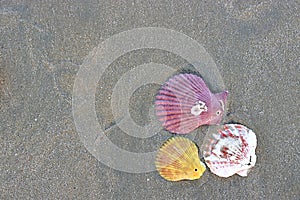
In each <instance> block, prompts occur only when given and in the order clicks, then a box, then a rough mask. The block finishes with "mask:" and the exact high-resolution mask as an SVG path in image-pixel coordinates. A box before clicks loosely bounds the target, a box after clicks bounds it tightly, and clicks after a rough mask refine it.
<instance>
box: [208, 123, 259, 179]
mask: <svg viewBox="0 0 300 200" xmlns="http://www.w3.org/2000/svg"><path fill="white" fill-rule="evenodd" d="M256 145H257V140H256V135H255V133H254V132H253V131H252V130H250V129H248V128H247V127H245V126H243V125H240V124H225V125H223V126H222V128H221V130H218V131H217V132H216V133H214V134H210V135H209V136H208V137H206V139H204V142H203V145H202V149H203V156H204V160H205V162H206V165H207V166H208V167H209V168H210V170H211V172H212V173H214V174H216V175H218V176H220V177H229V176H232V175H234V174H238V175H240V176H247V174H248V172H249V169H250V168H252V167H254V165H255V163H256V155H255V148H256Z"/></svg>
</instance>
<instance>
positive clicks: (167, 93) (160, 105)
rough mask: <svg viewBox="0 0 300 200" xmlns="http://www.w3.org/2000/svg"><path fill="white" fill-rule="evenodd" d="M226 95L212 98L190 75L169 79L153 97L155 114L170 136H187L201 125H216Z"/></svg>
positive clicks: (201, 82) (220, 115) (224, 93)
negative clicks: (154, 97) (154, 99)
mask: <svg viewBox="0 0 300 200" xmlns="http://www.w3.org/2000/svg"><path fill="white" fill-rule="evenodd" d="M227 95H228V92H227V91H224V92H222V93H218V94H213V93H211V92H210V90H209V88H208V87H207V86H206V84H205V82H204V81H203V80H202V79H201V78H200V77H199V76H197V75H194V74H179V75H176V76H174V77H172V78H171V79H169V80H168V81H167V82H166V83H165V84H164V85H163V86H162V87H161V89H160V90H159V92H158V94H157V96H156V101H155V105H156V114H157V116H158V119H159V120H160V121H161V122H162V123H163V126H164V127H165V128H166V129H167V130H168V131H170V132H172V133H179V134H187V133H190V132H191V131H193V130H195V129H196V128H198V127H199V126H201V125H209V124H219V123H220V122H221V120H222V115H223V112H224V106H225V104H226V100H227Z"/></svg>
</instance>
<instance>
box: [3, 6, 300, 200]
mask: <svg viewBox="0 0 300 200" xmlns="http://www.w3.org/2000/svg"><path fill="white" fill-rule="evenodd" d="M80 2H84V3H80ZM134 2H135V3H134ZM177 2H180V1H177ZM237 2H238V1H232V0H228V1H225V0H220V1H218V3H210V1H184V3H171V2H168V3H163V2H160V1H157V2H156V3H149V2H148V3H138V2H136V1H119V2H118V3H111V2H107V3H96V2H95V1H73V0H70V1H65V3H58V2H52V3H49V2H48V3H38V1H35V2H34V1H27V2H26V1H14V3H12V2H11V1H1V2H0V28H1V30H0V45H1V46H0V103H1V104H0V113H1V114H0V145H1V146H0V160H1V162H0V199H300V173H299V163H300V162H299V161H300V160H299V152H300V149H299V146H300V143H299V135H298V134H299V121H300V120H299V111H300V110H299V99H300V98H299V97H300V95H299V88H300V87H299V55H300V52H299V39H300V38H299V28H300V24H299V23H300V22H299V1H293V0H291V1H281V0H271V1H261V2H260V1H259V2H258V1H243V2H244V3H237ZM149 26H152V27H163V28H168V29H172V30H175V31H178V32H181V33H184V34H186V35H188V36H189V37H191V38H193V39H194V40H196V41H197V42H198V43H200V44H202V45H203V46H204V47H205V49H206V51H207V52H208V53H209V54H210V55H211V57H212V58H213V60H214V61H215V63H216V65H217V67H218V70H219V72H220V74H221V76H222V77H223V80H224V84H225V88H226V89H227V90H229V91H230V96H229V101H228V111H227V112H228V115H226V116H225V117H224V122H230V121H236V122H240V123H243V124H245V125H247V126H248V127H250V128H251V129H253V130H254V132H255V133H256V134H257V139H258V146H257V150H256V152H257V157H258V159H257V163H256V166H255V168H253V170H251V171H250V173H249V175H248V177H246V178H243V177H240V176H237V175H235V176H232V177H230V178H227V179H224V178H219V177H217V176H215V175H213V174H211V173H210V171H209V170H207V171H206V172H205V174H204V175H203V177H202V178H201V179H199V180H196V181H182V182H176V183H172V182H167V181H165V180H163V179H162V178H161V177H160V176H159V175H158V173H156V172H155V171H154V172H149V173H140V174H133V173H126V172H122V171H118V170H114V169H112V168H110V167H108V166H107V165H105V164H103V163H102V162H100V161H98V160H97V159H96V158H95V157H94V156H93V155H92V154H91V153H90V152H89V151H88V150H87V149H86V148H85V146H84V144H83V142H82V141H81V140H80V138H79V135H78V133H77V130H76V127H75V123H74V119H73V116H72V92H73V84H74V80H75V78H76V73H77V72H78V71H79V69H80V66H81V65H82V63H83V61H84V59H85V57H86V56H87V55H88V54H89V53H90V52H91V51H92V50H93V49H94V48H95V47H97V46H98V45H99V44H100V42H102V41H103V40H105V39H107V38H109V37H111V36H112V35H114V34H116V33H120V32H122V31H126V30H130V29H133V28H137V27H149ZM149 62H157V63H162V64H165V65H168V66H170V67H175V68H176V69H180V68H181V67H184V66H186V64H187V63H186V61H185V60H183V59H182V58H180V56H177V55H174V54H171V53H168V52H165V51H162V50H157V49H154V50H139V51H134V52H131V53H128V54H126V55H124V56H122V57H121V58H119V59H118V60H116V61H115V62H114V63H113V64H112V65H111V66H109V67H108V68H107V70H106V72H105V74H104V76H103V77H102V78H101V79H100V80H99V86H98V87H97V91H96V104H95V108H96V113H97V116H98V121H99V123H100V124H101V126H102V127H104V128H107V129H108V130H109V132H108V134H107V135H109V138H110V140H111V141H112V142H113V143H115V144H116V145H118V146H119V147H120V148H124V149H126V150H128V151H133V152H148V151H154V150H156V149H157V148H158V147H159V145H160V144H161V143H162V142H163V141H164V140H165V139H166V138H168V137H169V136H170V134H169V133H167V132H166V131H161V132H160V133H159V134H157V135H156V136H153V137H151V138H148V139H144V140H143V139H137V138H134V137H129V136H128V135H127V134H126V133H124V132H122V131H121V130H120V129H118V127H117V123H118V119H114V118H113V116H112V114H111V109H110V105H111V103H110V95H111V91H112V88H113V87H114V85H115V84H116V82H117V81H118V79H119V78H120V77H121V76H122V75H123V74H124V73H125V72H127V71H128V70H129V69H132V68H134V67H135V66H138V65H141V64H143V63H149ZM208 84H210V83H208ZM100 85H101V86H100ZM158 87H159V85H156V84H153V85H145V86H143V87H141V88H140V89H139V90H137V91H136V93H134V95H133V96H132V98H131V100H130V112H131V117H132V118H133V120H134V121H135V122H136V123H137V124H139V125H141V126H142V125H145V124H147V123H148V122H149V120H150V119H149V116H148V113H147V112H145V108H146V110H149V108H151V106H153V100H154V96H155V94H156V92H157V89H158ZM212 87H213V84H212ZM225 88H215V90H216V92H217V90H220V89H225ZM202 129H205V128H200V129H198V130H197V131H195V134H196V137H195V142H197V144H198V145H201V141H202V140H203V137H204V135H203V133H202V132H201V130H202Z"/></svg>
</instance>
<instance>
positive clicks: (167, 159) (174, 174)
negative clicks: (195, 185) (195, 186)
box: [155, 137, 206, 181]
mask: <svg viewBox="0 0 300 200" xmlns="http://www.w3.org/2000/svg"><path fill="white" fill-rule="evenodd" d="M155 165H156V169H157V171H158V172H159V174H160V175H161V176H162V177H163V178H165V179H166V180H168V181H179V180H195V179H199V178H200V177H201V176H202V174H203V173H204V171H205V169H206V167H205V165H204V164H203V163H202V162H201V161H200V159H199V155H198V148H197V146H196V144H195V143H194V142H192V141H191V140H189V139H187V138H184V137H172V138H170V139H168V140H167V141H166V142H165V143H164V144H163V145H162V146H161V147H160V149H159V151H158V154H157V157H156V162H155Z"/></svg>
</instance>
